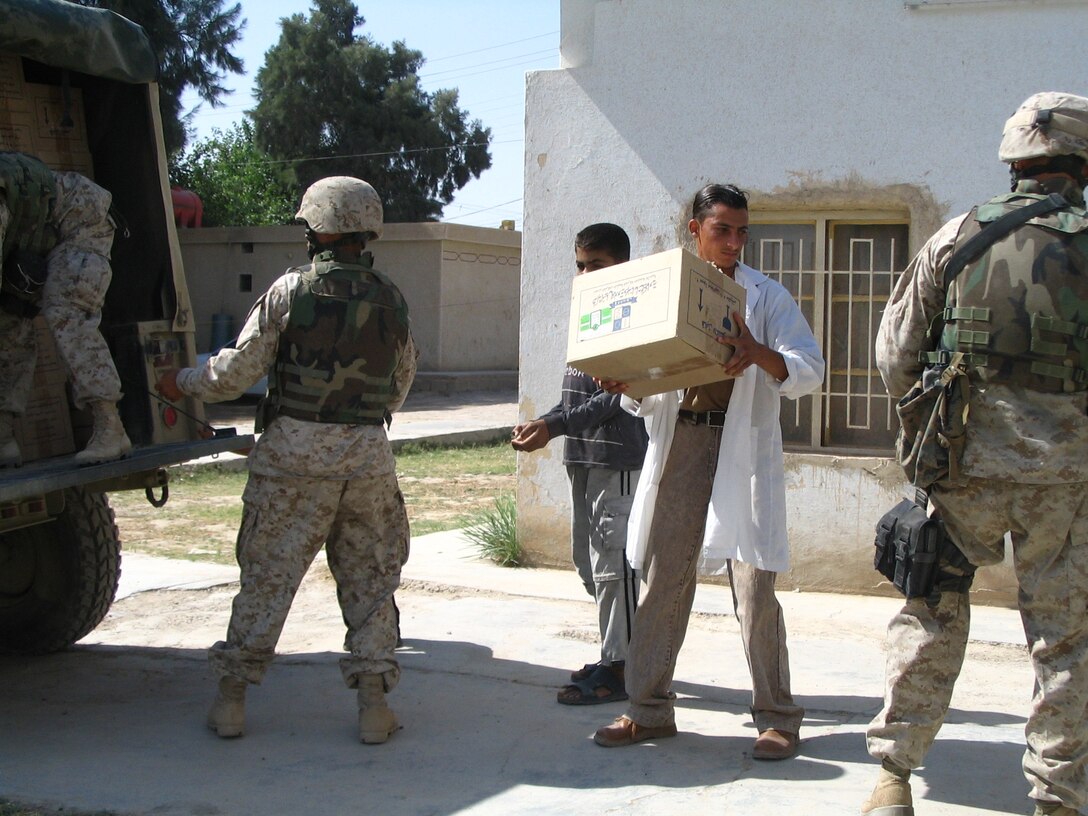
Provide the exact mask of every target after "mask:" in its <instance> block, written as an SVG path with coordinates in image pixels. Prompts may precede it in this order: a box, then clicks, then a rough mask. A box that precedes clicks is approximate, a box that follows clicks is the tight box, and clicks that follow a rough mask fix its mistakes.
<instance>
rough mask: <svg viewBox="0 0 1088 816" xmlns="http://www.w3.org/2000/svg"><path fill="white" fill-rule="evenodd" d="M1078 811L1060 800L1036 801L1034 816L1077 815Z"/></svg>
mask: <svg viewBox="0 0 1088 816" xmlns="http://www.w3.org/2000/svg"><path fill="white" fill-rule="evenodd" d="M1079 814H1080V811H1078V810H1074V809H1073V808H1071V807H1066V806H1065V805H1063V804H1062V803H1061V802H1036V803H1035V814H1034V816H1079Z"/></svg>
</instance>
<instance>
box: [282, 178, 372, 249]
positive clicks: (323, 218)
mask: <svg viewBox="0 0 1088 816" xmlns="http://www.w3.org/2000/svg"><path fill="white" fill-rule="evenodd" d="M382 217H383V216H382V200H381V199H380V198H379V197H378V193H377V191H376V190H375V189H374V188H373V187H371V186H370V185H369V184H367V183H366V182H365V181H363V180H362V179H357V178H354V177H352V176H329V177H328V178H323V179H320V180H318V181H315V182H314V183H313V184H311V185H310V186H309V187H308V188H307V189H306V192H305V193H303V194H302V204H301V205H299V208H298V212H297V213H295V218H296V219H299V220H302V221H305V222H306V226H308V227H309V228H310V229H312V230H313V231H314V232H318V233H322V234H324V235H333V234H336V233H350V232H362V233H369V234H370V236H371V237H372V238H373V239H378V238H381V237H382Z"/></svg>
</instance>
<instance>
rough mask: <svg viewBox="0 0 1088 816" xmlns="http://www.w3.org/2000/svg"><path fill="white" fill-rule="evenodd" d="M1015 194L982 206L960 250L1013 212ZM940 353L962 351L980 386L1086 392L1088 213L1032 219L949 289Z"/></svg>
mask: <svg viewBox="0 0 1088 816" xmlns="http://www.w3.org/2000/svg"><path fill="white" fill-rule="evenodd" d="M1041 198H1045V196H1043V195H1036V194H1032V193H1025V192H1013V193H1008V194H1006V195H1002V196H998V197H997V198H994V199H991V200H990V201H989V202H987V203H986V204H983V205H981V206H979V207H976V208H975V210H974V211H973V212H972V216H973V217H969V218H967V219H965V221H964V224H963V227H962V228H961V229H960V234H959V235H958V236H957V238H956V244H955V248H956V249H958V248H959V247H961V246H963V244H964V243H965V242H966V241H967V240H969V239H970V238H971V237H972V236H973V235H975V234H977V233H978V232H980V231H981V230H982V228H983V227H984V226H985V225H986V224H988V223H991V222H993V221H995V220H996V219H998V218H999V217H1001V216H1002V215H1004V214H1005V213H1006V212H1009V211H1010V210H1013V209H1016V208H1019V207H1023V206H1027V205H1030V204H1032V203H1033V202H1035V201H1037V200H1039V199H1041ZM941 317H942V318H943V321H944V330H943V332H942V334H941V341H940V351H939V354H942V355H944V354H949V353H952V352H956V351H962V352H964V354H965V356H966V361H967V363H968V365H969V366H970V367H971V375H972V377H973V378H975V377H977V378H978V379H979V380H981V381H982V382H994V383H1001V384H1006V385H1019V386H1022V387H1024V388H1030V389H1032V390H1036V391H1045V392H1051V393H1060V392H1071V391H1083V390H1085V389H1086V388H1088V213H1086V212H1085V210H1084V208H1083V207H1074V206H1070V207H1067V208H1065V209H1061V210H1057V211H1055V212H1052V213H1049V214H1047V215H1043V216H1040V217H1037V218H1032V219H1031V220H1030V221H1028V222H1027V223H1026V224H1024V225H1022V226H1020V227H1018V228H1017V229H1016V230H1015V231H1014V232H1013V233H1012V234H1010V235H1009V236H1007V237H1005V238H1002V239H1000V240H998V241H997V242H996V243H994V244H993V246H992V247H991V248H990V249H989V250H988V251H987V252H986V253H984V254H983V255H982V256H981V258H979V259H978V260H977V261H975V262H974V263H970V264H968V265H967V266H966V267H965V268H964V270H963V272H962V273H960V275H959V276H958V277H957V278H956V279H955V280H954V281H952V283H951V285H950V286H949V288H948V293H947V299H946V304H945V310H944V312H943V314H942V316H941Z"/></svg>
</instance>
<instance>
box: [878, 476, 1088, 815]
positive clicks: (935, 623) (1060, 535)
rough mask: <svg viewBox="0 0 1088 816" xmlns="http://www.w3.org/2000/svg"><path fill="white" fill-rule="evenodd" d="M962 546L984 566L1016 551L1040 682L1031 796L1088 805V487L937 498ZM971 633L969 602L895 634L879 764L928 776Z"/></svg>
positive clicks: (898, 624)
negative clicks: (1007, 540)
mask: <svg viewBox="0 0 1088 816" xmlns="http://www.w3.org/2000/svg"><path fill="white" fill-rule="evenodd" d="M931 498H932V500H933V503H934V504H935V505H936V506H937V508H938V509H939V510H940V511H941V516H942V518H943V519H944V520H945V523H946V524H947V526H948V529H949V531H950V533H951V535H952V538H953V540H954V541H955V542H956V543H957V544H958V545H959V547H960V549H961V550H963V552H964V554H965V555H966V556H967V558H968V559H969V560H970V561H971V562H972V563H973V564H976V565H978V566H986V565H990V564H996V563H998V562H1000V561H1001V560H1002V556H1003V551H1004V536H1005V532H1006V531H1009V532H1010V534H1011V540H1012V555H1013V564H1014V568H1015V570H1016V578H1017V583H1018V584H1019V606H1020V615H1021V618H1022V620H1023V623H1024V632H1025V635H1026V636H1027V644H1028V649H1029V654H1030V657H1031V663H1032V667H1033V669H1034V671H1035V694H1034V697H1033V699H1032V708H1031V714H1030V716H1029V717H1028V722H1027V726H1026V728H1025V732H1026V735H1027V751H1026V752H1025V753H1024V760H1023V769H1024V774H1025V776H1026V777H1027V779H1028V782H1029V783H1031V785H1032V790H1031V794H1030V795H1031V796H1032V797H1033V798H1035V799H1037V800H1040V801H1044V802H1054V801H1059V802H1061V803H1062V804H1064V805H1066V806H1067V807H1071V808H1082V807H1084V806H1085V804H1088V728H1086V727H1085V711H1086V708H1088V485H1085V484H1060V485H1017V484H1013V483H1009V482H997V481H990V480H982V479H972V480H969V482H968V484H967V485H966V486H965V487H961V488H955V489H943V490H938V491H937V492H935V493H934V495H933V496H932V497H931ZM969 626H970V603H969V600H968V594H967V593H965V592H963V593H960V592H946V593H943V594H942V595H941V597H940V601H939V603H938V604H937V605H936V606H935V607H934V606H929V605H928V604H927V603H926V601H925V600H924V599H914V600H910V601H908V602H907V603H906V605H905V606H904V607H903V609H902V611H900V612H899V614H898V615H896V616H895V617H894V618H892V621H891V623H890V624H889V625H888V643H887V646H888V664H887V678H886V679H887V685H886V689H885V694H884V707H883V709H882V710H881V711H880V713H879V714H878V715H877V716H876V718H875V719H874V720H873V722H872V723H871V724H870V726H869V729H868V732H867V742H868V747H869V753H870V754H872V755H873V756H874V757H876V758H877V759H888V760H890V761H891V762H893V763H894V764H896V765H898V766H900V767H902V768H916V767H918V766H919V765H921V764H922V762H923V759H924V757H925V755H926V752H927V751H928V749H929V747H930V745H932V743H933V741H934V739H935V738H936V736H937V731H938V730H939V729H940V727H941V723H942V722H943V721H944V717H945V714H946V713H947V712H948V706H949V701H950V699H951V697H952V687H953V685H954V684H955V682H956V678H957V677H958V676H959V673H960V668H961V667H962V665H963V657H964V652H965V650H966V647H967V635H968V629H969Z"/></svg>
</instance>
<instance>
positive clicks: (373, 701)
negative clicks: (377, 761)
mask: <svg viewBox="0 0 1088 816" xmlns="http://www.w3.org/2000/svg"><path fill="white" fill-rule="evenodd" d="M358 694H359V741H360V742H365V743H366V744H367V745H377V744H379V743H382V742H385V741H386V740H387V739H389V737H390V735H392V733H393V732H394V731H396V730H397V718H396V717H395V716H394V714H393V712H392V711H391V710H390V708H389V706H387V705H386V704H385V681H384V680H383V679H382V676H381V675H380V674H360V675H359V691H358Z"/></svg>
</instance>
